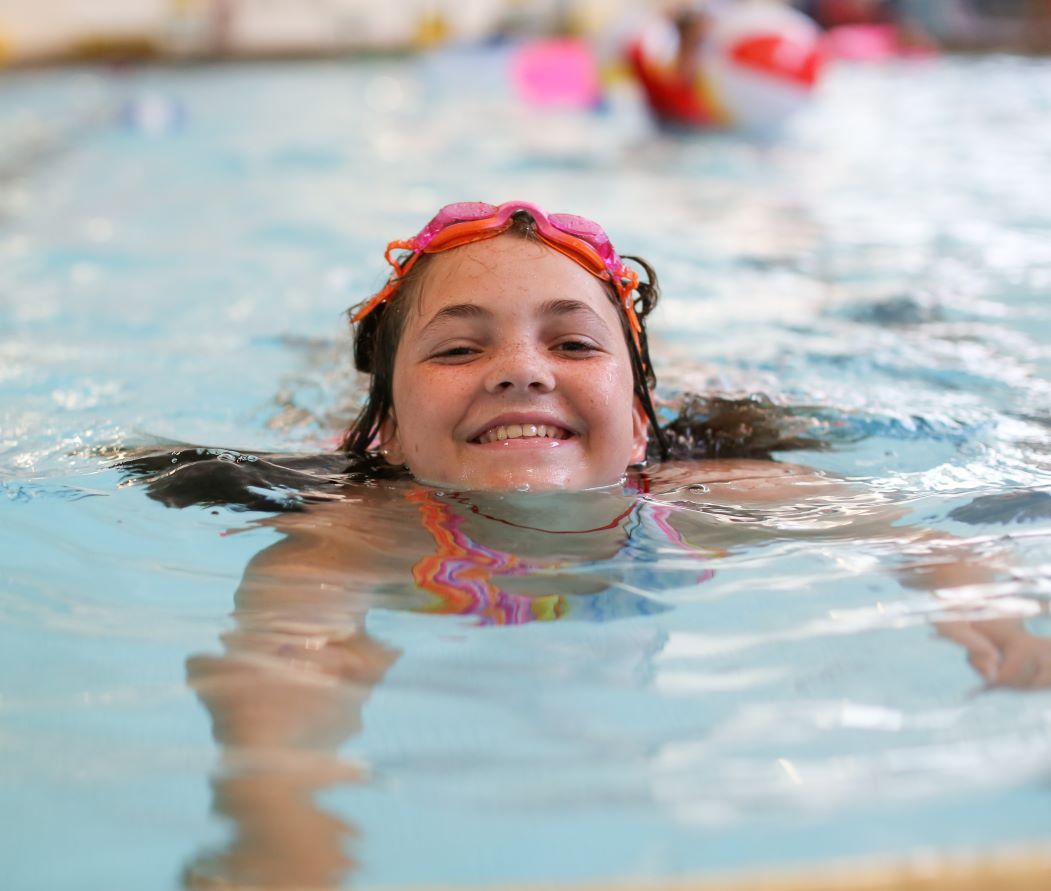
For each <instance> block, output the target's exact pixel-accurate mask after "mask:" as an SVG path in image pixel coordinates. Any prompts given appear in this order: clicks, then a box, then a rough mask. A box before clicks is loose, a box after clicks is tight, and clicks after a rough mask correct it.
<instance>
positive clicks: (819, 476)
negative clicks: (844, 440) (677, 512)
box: [653, 458, 849, 502]
mask: <svg viewBox="0 0 1051 891" xmlns="http://www.w3.org/2000/svg"><path fill="white" fill-rule="evenodd" d="M653 489H654V491H655V492H656V493H657V494H658V495H659V494H660V493H661V492H668V493H671V492H674V493H675V494H676V497H680V498H681V497H682V494H683V493H684V492H693V493H695V494H696V495H698V496H703V498H704V500H706V501H711V500H716V499H722V498H726V499H732V500H734V501H736V502H740V501H741V500H748V501H763V502H766V501H782V500H794V501H797V500H799V499H802V498H813V497H817V496H822V495H834V494H842V493H845V492H846V491H848V489H849V486H848V484H847V483H845V482H844V481H843V480H840V479H837V478H836V477H832V476H829V475H827V474H825V473H822V472H821V471H818V470H815V469H814V468H812V467H804V466H803V465H801V464H790V463H787V462H781V461H764V460H758V459H754V458H728V459H711V460H702V461H672V462H668V463H666V464H662V465H661V466H660V467H659V468H657V469H656V471H655V472H654V474H653Z"/></svg>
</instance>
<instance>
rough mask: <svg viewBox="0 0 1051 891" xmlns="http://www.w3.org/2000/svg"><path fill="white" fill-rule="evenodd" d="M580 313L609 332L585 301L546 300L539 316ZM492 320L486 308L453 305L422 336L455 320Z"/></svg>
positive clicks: (472, 305) (444, 308)
mask: <svg viewBox="0 0 1051 891" xmlns="http://www.w3.org/2000/svg"><path fill="white" fill-rule="evenodd" d="M579 313H583V314H585V315H588V316H590V317H591V318H592V319H594V320H595V321H596V322H598V323H599V324H600V325H601V326H602V327H603V328H605V329H606V330H607V331H608V330H609V326H608V325H607V324H606V321H605V319H603V318H602V317H601V316H600V315H599V314H598V313H597V312H595V310H594V309H593V308H592V307H591V306H589V305H588V304H587V303H585V302H584V301H583V300H571V299H568V298H555V299H553V300H545V301H544V302H543V303H541V304H540V308H539V313H538V314H539V315H541V316H570V315H577V314H579ZM492 318H493V313H492V312H490V311H489V310H488V309H486V308H485V307H483V306H479V305H478V304H477V303H453V304H451V305H449V306H443V307H442V308H441V309H440V310H438V312H436V313H435V314H434V317H433V318H432V319H431V320H430V321H429V322H428V323H427V324H426V325H424V326H423V331H421V332H420V333H421V334H422V333H423V332H425V331H429V330H430V329H431V328H434V327H437V326H439V325H441V324H443V323H445V322H450V321H453V320H455V319H478V320H481V321H485V320H488V319H492Z"/></svg>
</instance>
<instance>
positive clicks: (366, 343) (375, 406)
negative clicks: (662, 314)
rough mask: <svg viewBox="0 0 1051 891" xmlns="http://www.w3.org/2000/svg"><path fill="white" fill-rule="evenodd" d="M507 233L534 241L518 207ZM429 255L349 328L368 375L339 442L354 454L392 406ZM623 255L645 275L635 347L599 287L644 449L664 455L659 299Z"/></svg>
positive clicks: (366, 446) (361, 452)
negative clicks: (652, 333) (638, 413)
mask: <svg viewBox="0 0 1051 891" xmlns="http://www.w3.org/2000/svg"><path fill="white" fill-rule="evenodd" d="M507 233H508V234H511V235H515V236H517V237H519V238H525V239H528V240H531V241H540V236H539V235H537V232H536V224H535V222H534V221H533V218H532V216H530V214H529V213H528V212H526V211H524V210H523V211H519V212H518V213H516V214H514V216H512V218H511V227H510V228H509V229H508V230H507ZM430 256H431V255H428V254H423V255H422V256H421V257H420V258H419V260H417V262H416V264H415V265H414V266H413V268H412V269H411V270H410V271H409V272H408V273H407V274H406V276H405V277H404V279H402V283H401V286H400V287H399V288H398V290H397V291H396V292H395V294H394V295H393V296H392V297H391V298H390V299H389V300H388V301H387V302H385V303H381V304H380V305H379V306H378V307H376V308H375V309H374V310H373V311H372V312H371V313H369V314H368V315H367V316H365V318H363V319H362V320H361V321H360V322H359V323H358V325H357V328H356V329H355V331H354V367H355V368H357V370H358V371H361V372H364V373H365V374H368V375H370V381H369V390H368V395H367V396H366V397H365V403H364V405H363V406H362V407H361V411H360V412H359V413H358V416H357V417H356V418H355V419H354V421H353V423H352V424H351V425H350V428H349V429H348V430H347V432H346V433H345V434H344V435H343V439H342V440H341V442H340V448H341V449H343V450H344V451H346V452H348V453H350V454H351V455H352V456H354V457H357V458H367V457H369V454H370V447H371V446H372V445H373V443H374V442H375V441H376V438H377V436H378V435H379V432H380V427H381V426H382V424H383V422H384V421H385V420H386V419H387V417H388V416H389V415H390V412H391V409H392V408H393V406H394V392H393V389H394V359H395V356H396V354H397V351H398V345H399V343H400V342H401V335H402V331H403V330H404V328H405V319H406V316H407V314H408V312H409V309H410V308H411V306H412V305H413V300H414V299H415V298H416V297H417V296H418V294H419V291H420V288H421V286H422V283H423V279H424V277H425V276H426V274H427V268H428V266H429V261H430ZM624 259H625V260H631V261H632V262H633V263H635V264H636V265H637V266H639V267H641V269H642V270H643V272H645V274H646V280H645V281H640V282H639V286H638V290H637V291H636V296H635V314H636V315H637V316H638V319H639V323H640V325H641V327H642V331H641V333H640V334H639V346H638V347H636V345H635V339H634V338H633V337H632V334H631V326H630V323H629V321H628V317H627V315H626V314H625V313H624V312H623V311H622V310H621V303H620V298H619V297H618V295H617V292H616V289H615V288H614V287H613V285H612V284H611V283H608V282H607V283H605V287H606V290H607V293H608V295H609V298H610V300H611V301H612V302H613V304H614V305H615V306H616V307H617V317H618V318H619V319H620V322H621V327H622V329H623V332H624V339H625V341H626V342H627V345H628V354H629V356H630V357H631V370H632V379H633V381H634V386H633V390H634V394H635V396H636V397H637V398H638V400H639V402H640V404H641V405H642V408H643V411H645V413H646V417H647V418H648V419H649V422H650V426H649V429H650V444H651V449H650V451H651V452H655V453H656V456H659V457H660V458H664V457H666V456H667V452H668V449H667V442H666V439H665V435H664V431H663V430H662V428H661V425H660V422H659V421H658V419H657V413H656V411H655V410H654V407H653V397H652V395H651V393H652V390H653V389H654V388H655V387H656V386H657V378H656V375H655V374H654V372H653V363H652V362H651V361H650V355H649V343H648V341H647V337H646V317H647V316H648V315H649V314H650V313H651V312H653V309H654V307H656V305H657V300H658V299H659V297H660V290H659V287H658V284H657V273H656V272H655V271H654V270H653V268H652V267H651V266H650V265H649V264H648V263H647V262H646V261H645V260H643V259H641V258H639V257H631V256H625V257H624ZM359 306H360V304H359ZM357 308H358V307H357V306H355V307H352V308H351V310H349V313H348V314H350V315H353V313H354V311H355V310H357Z"/></svg>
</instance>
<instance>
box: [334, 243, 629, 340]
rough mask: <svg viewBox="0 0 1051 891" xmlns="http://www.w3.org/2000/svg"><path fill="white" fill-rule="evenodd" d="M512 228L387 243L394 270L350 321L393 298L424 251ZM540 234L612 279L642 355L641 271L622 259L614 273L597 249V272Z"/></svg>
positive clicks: (578, 253) (604, 278) (572, 249)
mask: <svg viewBox="0 0 1051 891" xmlns="http://www.w3.org/2000/svg"><path fill="white" fill-rule="evenodd" d="M509 228H510V224H508V226H506V227H505V228H503V229H496V230H494V229H483V230H479V231H478V232H475V233H473V234H472V235H468V236H466V237H461V238H458V239H456V240H455V242H454V243H451V244H447V245H442V246H440V247H438V248H436V249H434V248H430V246H428V249H425V250H423V251H421V250H420V249H419V248H418V247H416V245H415V244H414V243H413V242H411V241H402V240H401V239H395V240H394V241H392V242H390V243H389V244H388V245H387V249H386V250H385V251H384V252H383V256H384V258H385V259H386V260H387V262H388V263H389V264H390V266H391V269H392V270H393V271H392V272H391V275H390V278H389V279H388V280H387V284H385V285H384V286H383V288H382V289H381V290H380V291H378V292H377V293H376V294H375V295H374V296H373V297H371V298H370V299H369V300H368V301H367V302H366V303H364V304H362V306H361V307H360V308H359V309H358V311H357V312H356V313H354V315H353V316H351V319H350V323H351V324H352V325H356V324H357V323H358V322H360V321H361V320H362V319H363V318H365V316H367V315H368V314H369V313H371V312H373V311H374V310H375V309H376V307H378V306H379V305H380V304H381V303H386V302H387V301H388V300H390V298H391V297H393V296H394V294H395V293H397V291H398V288H400V287H401V282H402V279H404V278H405V276H406V275H408V274H409V271H410V270H411V269H412V267H413V266H415V265H416V261H417V260H419V259H420V256H421V254H425V253H428V254H430V253H441V252H442V251H448V250H452V249H453V248H454V247H462V246H463V245H465V244H471V243H472V242H475V241H485V240H487V239H489V238H495V237H496V236H497V235H502V234H503V233H504V232H505V231H507V229H509ZM537 235H538V236H539V238H540V240H541V241H543V242H544V244H546V245H547V246H548V247H550V248H552V249H553V250H556V251H558V252H559V253H560V254H562V256H564V257H568V258H569V259H570V260H572V261H573V262H574V263H576V264H577V265H578V266H580V267H581V268H582V269H586V270H587V271H588V272H590V273H591V274H592V275H593V276H595V278H598V279H601V280H602V281H611V282H612V283H613V287H614V288H615V289H616V291H617V296H618V297H619V298H620V304H621V307H622V308H623V310H624V313H625V315H627V317H628V325H629V327H630V328H631V336H632V339H633V340H634V341H635V347H636V349H637V350H638V351H639V355H640V356H641V355H642V342H641V340H640V335H641V334H642V323H641V322H640V321H639V317H638V315H637V313H636V312H635V302H634V301H633V300H632V298H631V295H632V294H633V293H634V292H635V291H636V290H637V289H638V287H639V275H638V273H637V272H635V270H634V269H630V268H629V267H628V266H626V265H624V264H623V263H622V264H621V268H620V275H619V276H614V275H612V274H611V273H610V271H609V270H608V269H606V268H605V265H604V264H603V262H602V258H601V257H599V256H598V254H597V253H596V254H595V260H596V261H597V263H596V264H595V265H597V266H599V267H601V269H602V272H601V273H599V272H596V271H595V269H594V268H592V265H591V264H587V263H585V262H584V261H583V258H582V256H581V253H582V252H581V251H578V250H576V249H575V245H574V247H570V246H569V245H568V244H564V243H562V242H558V241H555V240H553V239H550V238H547V237H545V235H544V234H543V233H542V232H539V231H538V232H537ZM569 238H573V236H569ZM574 242H579V244H580V246H581V247H582V248H586V247H588V245H587V242H583V241H580V240H579V239H574ZM394 251H410V252H411V253H410V254H409V256H408V257H406V258H405V259H404V260H402V261H401V262H399V261H398V260H396V259H395V258H394V257H393V256H392V253H393V252H394Z"/></svg>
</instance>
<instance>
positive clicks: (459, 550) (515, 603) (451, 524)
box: [406, 489, 569, 625]
mask: <svg viewBox="0 0 1051 891" xmlns="http://www.w3.org/2000/svg"><path fill="white" fill-rule="evenodd" d="M406 498H407V499H408V500H409V501H410V502H412V503H413V504H415V505H416V506H417V508H418V509H419V511H420V519H421V521H422V523H423V527H424V528H425V529H426V530H427V531H428V532H429V533H430V534H431V536H432V537H433V538H434V542H435V545H436V548H437V550H436V552H435V553H434V554H430V555H428V556H425V557H422V558H420V559H419V560H418V561H416V564H415V565H414V566H413V568H412V575H413V579H414V581H415V582H416V585H417V586H418V587H419V588H422V589H423V590H424V591H427V592H429V593H431V594H433V595H435V597H436V598H437V601H436V602H435V603H434V604H433V605H432V606H430V607H428V608H426V611H428V612H436V613H444V614H452V615H475V616H478V618H479V620H480V621H481V622H482V624H485V625H519V624H522V623H524V622H533V621H537V620H550V619H557V618H559V617H560V616H562V615H564V614H565V613H566V612H567V611H568V609H569V605H568V602H567V601H566V599H565V597H564V596H562V595H558V594H550V595H544V596H539V597H530V596H527V595H524V594H513V593H511V592H509V591H504V590H502V589H501V588H499V587H498V586H497V585H495V584H494V582H493V578H494V576H508V575H510V576H516V575H517V576H521V575H528V574H529V573H531V572H534V571H536V570H537V569H540V568H547V569H550V568H551V565H550V564H547V565H545V566H543V567H541V566H540V565H538V564H533V563H531V562H530V561H527V560H523V559H522V558H521V557H518V556H516V555H515V554H510V553H508V552H507V551H500V550H497V549H495V548H490V547H488V546H487V545H484V544H480V543H479V542H476V541H474V539H472V538H471V537H470V536H469V535H467V534H466V533H465V532H464V531H463V528H462V527H463V522H464V518H463V517H462V516H458V515H457V514H456V513H454V512H453V511H452V510H451V509H450V505H449V503H448V502H447V501H445V500H443V499H442V498H439V497H438V495H437V493H435V492H428V491H426V490H423V489H413V490H411V491H410V492H408V493H407V495H406Z"/></svg>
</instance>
